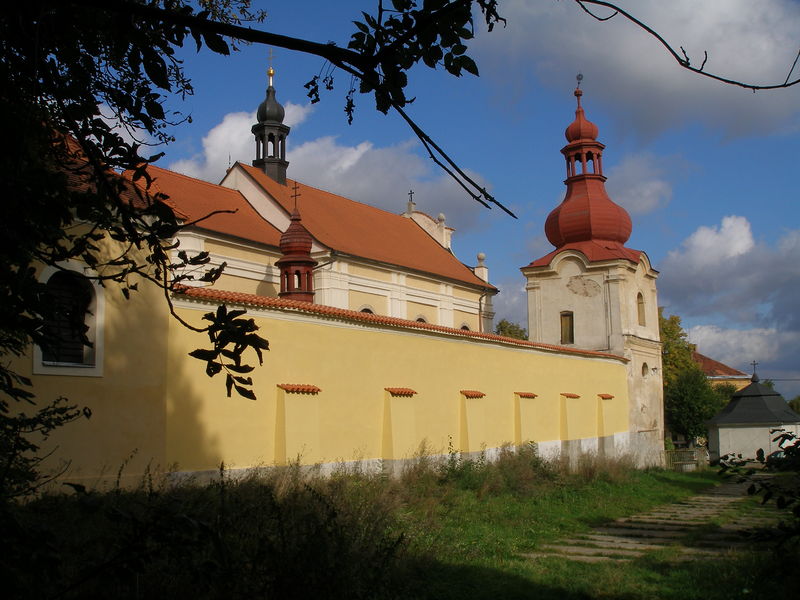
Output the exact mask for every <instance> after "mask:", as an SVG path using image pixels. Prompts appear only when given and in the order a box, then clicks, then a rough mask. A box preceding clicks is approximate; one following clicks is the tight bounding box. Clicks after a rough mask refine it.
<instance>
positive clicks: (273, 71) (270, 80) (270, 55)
mask: <svg viewBox="0 0 800 600" xmlns="http://www.w3.org/2000/svg"><path fill="white" fill-rule="evenodd" d="M273 57H274V54H273V52H272V48H270V49H269V56H268V57H267V60H268V61H269V68H268V69H267V76H268V77H269V86H270V87H272V77H273V76H274V75H275V69H273V68H272V58H273Z"/></svg>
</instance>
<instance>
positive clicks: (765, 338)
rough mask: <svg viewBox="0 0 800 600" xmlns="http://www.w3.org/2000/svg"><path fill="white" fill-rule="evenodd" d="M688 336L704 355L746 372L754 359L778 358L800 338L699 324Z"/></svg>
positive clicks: (771, 332) (762, 360)
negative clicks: (784, 349) (786, 346)
mask: <svg viewBox="0 0 800 600" xmlns="http://www.w3.org/2000/svg"><path fill="white" fill-rule="evenodd" d="M686 333H687V335H688V338H689V341H690V342H692V343H693V344H696V345H697V349H698V350H699V351H700V352H701V353H703V354H705V355H707V356H712V357H714V359H716V360H719V361H721V362H723V363H725V364H726V365H730V366H732V367H734V368H736V369H740V370H742V371H745V372H746V371H747V365H748V364H749V363H750V362H752V361H753V360H757V361H759V362H766V361H774V360H775V359H777V358H779V350H780V346H781V345H783V344H787V343H791V342H792V341H794V342H795V343H797V341H798V338H799V337H800V336H798V334H797V333H796V332H795V333H786V334H781V333H779V332H778V330H776V329H774V328H769V329H766V328H753V329H727V328H723V327H718V326H716V325H696V326H694V327H690V328H689V329H688V330H687V331H686ZM781 341H783V344H781V343H780V342H781Z"/></svg>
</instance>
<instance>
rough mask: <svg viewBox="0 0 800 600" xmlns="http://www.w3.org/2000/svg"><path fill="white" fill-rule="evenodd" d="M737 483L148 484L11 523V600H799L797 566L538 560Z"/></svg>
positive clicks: (690, 479) (535, 461)
mask: <svg viewBox="0 0 800 600" xmlns="http://www.w3.org/2000/svg"><path fill="white" fill-rule="evenodd" d="M719 483H720V479H719V477H718V476H717V475H716V473H715V472H713V471H703V472H699V473H673V472H665V471H660V470H647V471H636V470H634V469H632V468H630V465H629V464H626V463H625V461H605V460H600V459H596V458H591V457H585V458H583V459H581V461H579V463H578V464H577V465H573V466H572V468H568V467H567V465H565V464H559V463H550V462H546V461H543V460H541V459H540V458H539V457H538V456H537V454H536V451H535V448H533V447H529V448H525V449H522V450H520V451H511V450H507V451H504V452H503V453H501V456H500V459H499V460H498V461H496V462H494V463H487V462H486V461H484V460H480V459H478V460H472V461H470V460H462V459H461V458H460V457H459V456H458V455H455V454H452V455H451V456H450V458H449V459H447V460H445V461H443V462H436V461H435V460H433V459H431V458H430V457H426V456H424V455H423V456H420V457H418V459H417V462H416V463H415V464H414V465H412V466H411V467H410V468H407V469H406V470H405V471H404V472H403V473H402V474H401V475H400V476H399V477H394V478H393V477H388V476H385V475H381V474H375V473H372V474H369V473H365V472H361V471H359V470H358V469H357V468H356V469H353V468H348V469H345V468H343V469H341V470H340V471H339V472H337V473H335V474H334V475H332V476H331V477H321V476H319V475H315V474H314V473H309V472H307V471H305V470H303V469H300V468H298V467H294V468H291V467H290V468H284V469H273V470H269V471H268V472H266V474H265V473H260V474H254V475H253V476H252V477H249V478H245V479H240V480H236V479H231V478H229V477H228V476H223V477H222V479H220V480H218V481H215V482H212V483H210V484H205V485H200V484H195V485H191V484H189V485H186V484H184V485H181V486H172V485H170V484H169V483H168V482H163V483H162V484H161V485H157V484H153V483H152V481H150V480H148V481H146V482H143V485H142V487H141V489H138V490H130V491H126V490H114V491H111V492H96V491H89V492H88V493H78V494H65V495H49V496H44V497H42V498H38V499H33V500H31V501H29V502H26V503H23V504H10V505H4V506H2V507H0V508H2V511H0V525H3V527H2V531H1V532H0V533H2V536H3V537H2V540H1V541H2V543H3V549H4V550H3V552H1V553H0V578H1V579H2V581H3V585H4V592H5V593H4V597H13V598H36V599H37V600H38V599H39V598H63V599H70V598H115V600H117V599H119V600H125V599H129V598H130V599H139V598H161V597H172V598H174V599H176V600H177V599H180V598H184V597H186V598H191V599H192V600H203V599H223V598H224V599H226V600H227V599H229V598H247V599H249V598H279V599H281V600H283V599H285V598H331V599H337V598H343V599H344V598H346V599H347V600H353V599H358V598H364V599H372V598H395V599H396V598H404V599H405V598H421V599H431V600H433V599H436V600H447V599H456V598H458V599H471V598H476V599H482V598H486V599H490V598H491V599H492V600H497V599H503V600H512V599H516V598H519V599H522V598H526V599H527V598H539V599H548V598H554V599H555V598H558V599H559V600H564V599H566V600H571V599H578V598H618V599H625V600H635V599H642V600H644V599H647V600H652V599H662V598H663V599H673V598H674V599H676V600H678V599H680V600H691V599H694V598H697V599H698V600H700V599H702V600H709V599H712V600H713V599H716V598H719V599H728V598H764V599H766V598H770V599H771V598H781V599H783V598H794V597H795V596H796V595H797V593H796V592H797V590H798V589H799V588H798V587H797V585H798V579H797V573H796V571H797V569H796V568H795V567H796V566H797V564H798V553H797V551H796V550H795V551H794V552H793V553H792V554H787V553H786V552H785V551H784V553H783V554H773V553H772V552H762V554H760V555H757V554H745V555H740V556H737V557H734V558H729V559H726V560H724V561H722V560H713V561H710V560H706V561H691V562H677V561H675V560H674V556H673V555H671V553H670V552H669V551H667V550H661V551H658V552H653V553H650V554H647V555H645V556H643V557H641V558H638V559H635V560H632V561H630V562H628V563H598V564H583V563H576V562H570V561H567V560H565V559H563V558H560V557H558V556H553V557H546V558H537V559H531V558H526V557H525V556H524V555H525V554H526V553H530V552H535V551H536V550H537V548H538V547H539V546H540V545H542V544H546V543H552V542H554V541H556V540H559V539H562V538H564V537H566V536H569V535H571V534H575V533H578V532H582V531H587V530H589V529H590V528H592V527H595V526H597V525H600V524H602V523H604V522H607V521H610V520H613V519H615V518H618V517H621V516H625V515H632V514H635V513H639V512H642V511H646V510H648V509H651V508H653V507H655V506H657V505H660V504H665V503H669V502H674V501H676V500H680V499H682V498H686V497H688V496H692V495H695V494H697V493H699V492H701V491H702V490H703V489H706V488H708V487H709V486H712V485H717V484H719ZM742 510H744V509H742ZM717 521H718V520H715V521H714V522H712V523H710V524H709V527H714V526H716V525H718V524H719V523H718V522H717ZM788 556H791V558H788Z"/></svg>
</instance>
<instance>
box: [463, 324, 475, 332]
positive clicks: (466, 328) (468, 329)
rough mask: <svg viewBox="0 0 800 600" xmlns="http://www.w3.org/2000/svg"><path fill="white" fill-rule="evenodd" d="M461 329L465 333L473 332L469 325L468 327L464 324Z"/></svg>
mask: <svg viewBox="0 0 800 600" xmlns="http://www.w3.org/2000/svg"><path fill="white" fill-rule="evenodd" d="M461 329H462V330H463V331H472V330H471V329H470V328H469V325H467V324H466V323H464V324H463V325H462V326H461Z"/></svg>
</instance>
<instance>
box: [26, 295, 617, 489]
mask: <svg viewBox="0 0 800 600" xmlns="http://www.w3.org/2000/svg"><path fill="white" fill-rule="evenodd" d="M108 300H109V301H108V305H107V309H106V315H107V318H106V327H105V332H106V336H107V337H106V339H105V347H106V350H105V356H106V358H105V365H104V369H105V370H104V376H103V377H95V378H88V377H63V376H39V377H36V378H35V383H36V391H37V393H38V394H39V395H40V397H42V398H48V397H52V396H54V395H58V394H65V395H68V396H69V397H70V398H71V399H72V400H74V401H76V402H78V403H80V404H81V405H84V404H85V405H87V406H89V407H90V408H91V409H92V412H93V417H92V419H91V420H90V421H85V422H84V421H82V422H80V423H76V424H71V425H69V426H67V427H65V428H63V429H62V430H61V431H59V432H57V433H56V435H55V436H54V438H53V446H56V445H57V446H58V450H57V451H56V454H55V455H54V459H55V460H58V459H62V458H63V459H67V458H68V459H71V460H72V461H73V462H72V467H71V470H70V472H69V473H68V476H67V477H68V479H69V480H72V481H85V482H88V483H98V482H100V481H101V480H105V481H108V480H113V479H114V478H115V477H116V471H117V469H118V468H119V467H120V466H121V465H122V464H123V463H124V462H125V461H126V459H127V457H129V456H130V455H131V453H133V452H135V453H136V454H135V457H134V458H133V459H132V460H131V461H130V462H129V464H127V465H126V467H125V470H124V473H125V475H124V476H123V482H136V481H137V480H138V479H139V478H140V477H141V475H142V473H143V472H144V470H145V469H146V468H148V465H149V466H150V468H152V469H155V470H158V469H161V470H178V471H209V470H214V469H216V468H218V466H219V464H220V463H221V462H224V464H225V465H226V466H227V467H231V468H247V467H254V466H263V465H273V464H283V463H285V462H286V461H291V460H294V459H299V460H300V461H301V462H303V463H305V464H313V463H329V464H330V463H336V462H340V461H350V460H361V459H363V460H380V459H383V460H387V461H392V460H395V461H396V460H402V459H404V458H408V457H411V456H412V455H413V454H414V453H415V452H416V451H417V449H418V448H419V445H420V443H421V442H422V441H423V440H424V441H426V443H427V445H428V447H429V448H430V449H431V451H433V452H436V453H445V452H447V449H448V446H449V445H450V444H451V443H452V445H453V447H455V448H456V449H459V450H463V451H466V452H477V451H481V450H483V449H486V450H487V451H488V452H490V453H491V451H492V450H493V449H495V448H499V447H500V446H502V445H503V444H506V443H524V442H527V441H535V442H538V443H539V444H540V447H541V448H542V449H543V451H544V450H546V452H547V453H549V454H552V453H554V452H555V453H558V452H559V449H560V448H564V447H566V446H565V445H568V446H569V447H570V448H582V449H586V450H603V451H608V452H615V451H620V450H621V449H622V450H624V449H625V448H626V447H627V444H628V429H629V428H628V408H629V403H628V392H627V390H628V382H627V374H626V372H627V367H626V363H625V361H624V360H622V359H620V358H603V357H585V356H578V355H574V354H569V353H560V352H555V351H547V350H542V349H535V348H525V347H519V346H514V345H511V344H507V343H501V342H492V341H488V340H480V339H475V338H471V339H470V338H467V337H463V336H462V337H460V335H459V334H450V333H448V334H445V333H439V332H435V331H420V330H413V331H412V330H407V329H400V328H397V327H390V326H383V325H378V324H364V323H357V322H351V321H347V320H342V319H334V318H332V317H323V316H318V315H309V314H304V313H298V312H285V311H280V310H272V309H270V310H267V309H253V308H250V309H249V313H250V314H251V316H253V317H254V318H255V319H256V322H257V323H258V325H259V327H260V328H261V332H262V334H263V335H264V336H265V337H266V338H268V339H269V342H270V351H269V352H267V353H266V354H265V364H264V366H263V367H261V368H257V369H256V371H255V372H254V373H253V379H254V382H255V386H254V389H255V392H256V394H257V395H258V399H257V400H255V401H253V400H247V399H245V398H241V397H239V396H236V395H235V394H234V396H233V397H231V398H226V397H225V389H224V379H223V376H221V375H220V376H217V377H215V378H213V379H212V378H208V377H207V376H206V375H205V371H204V366H203V364H202V363H201V362H200V361H197V360H195V359H192V358H190V357H189V356H188V355H187V354H188V352H190V351H191V350H192V349H194V348H196V347H201V346H203V345H204V343H205V341H206V340H205V338H204V336H202V335H198V334H195V333H192V332H190V331H188V330H186V329H185V328H183V327H182V326H181V325H179V324H178V323H177V322H175V321H174V320H171V319H169V318H168V317H167V314H166V311H165V309H164V307H163V306H162V304H161V301H159V299H158V294H157V293H156V292H155V291H153V290H148V289H143V291H142V292H140V293H139V294H138V295H134V298H133V299H132V300H131V301H130V302H125V301H124V300H123V299H122V298H121V296H119V297H117V296H116V295H114V294H111V293H109V298H108ZM214 308H215V307H214V305H213V304H207V303H201V302H194V301H187V300H178V301H177V310H178V312H179V314H180V315H181V316H182V317H184V318H185V319H186V320H187V321H189V322H192V323H195V324H197V325H201V324H202V322H201V317H202V315H203V314H204V313H206V312H209V311H210V310H213V309H214ZM280 384H311V385H315V386H318V387H319V388H320V392H319V393H318V394H301V393H291V392H290V391H286V390H284V389H281V388H280V387H279V385H280ZM385 388H410V389H412V390H414V391H415V392H416V393H415V394H413V395H411V396H395V395H392V394H390V393H389V392H387V391H386V389H385ZM465 390H466V391H467V392H468V393H465ZM473 391H477V392H480V395H479V396H477V397H476V396H475V395H474V394H472V393H471V392H473ZM598 438H600V442H598Z"/></svg>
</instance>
